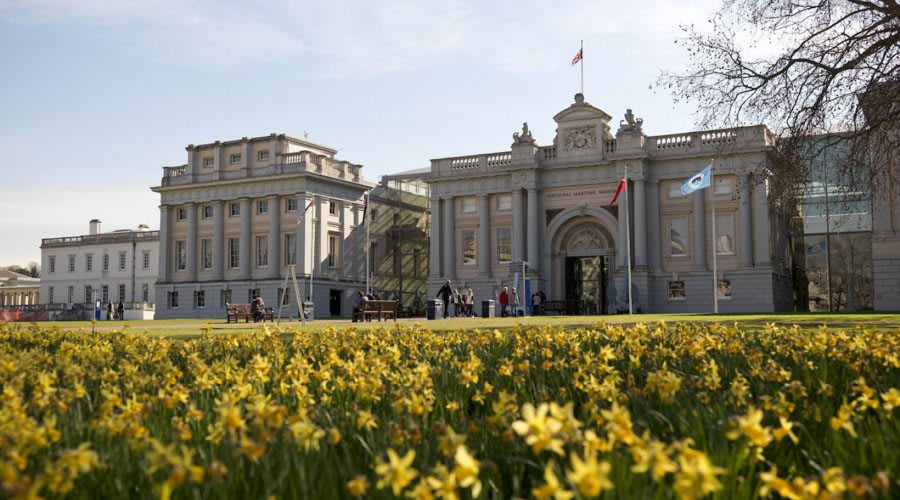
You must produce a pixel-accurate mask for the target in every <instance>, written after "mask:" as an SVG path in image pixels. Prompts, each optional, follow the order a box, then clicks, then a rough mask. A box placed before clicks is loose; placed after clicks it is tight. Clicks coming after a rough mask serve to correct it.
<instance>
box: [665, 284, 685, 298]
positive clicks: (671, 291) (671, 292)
mask: <svg viewBox="0 0 900 500" xmlns="http://www.w3.org/2000/svg"><path fill="white" fill-rule="evenodd" d="M672 285H676V286H675V287H674V288H673V286H672ZM677 285H680V286H677ZM679 290H680V295H679V294H678V292H679ZM666 300H673V301H684V300H687V288H686V287H685V284H684V281H683V280H671V281H667V282H666Z"/></svg>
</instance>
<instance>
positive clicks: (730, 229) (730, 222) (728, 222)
mask: <svg viewBox="0 0 900 500" xmlns="http://www.w3.org/2000/svg"><path fill="white" fill-rule="evenodd" d="M716 255H734V217H733V216H732V215H731V214H722V215H718V214H717V215H716Z"/></svg>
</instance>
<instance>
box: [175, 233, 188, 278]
mask: <svg viewBox="0 0 900 500" xmlns="http://www.w3.org/2000/svg"><path fill="white" fill-rule="evenodd" d="M186 268H187V250H186V248H185V244H184V241H183V240H176V241H175V270H176V271H184V270H185V269H186Z"/></svg>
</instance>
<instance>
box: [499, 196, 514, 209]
mask: <svg viewBox="0 0 900 500" xmlns="http://www.w3.org/2000/svg"><path fill="white" fill-rule="evenodd" d="M497 210H512V195H508V194H504V195H500V196H498V197H497Z"/></svg>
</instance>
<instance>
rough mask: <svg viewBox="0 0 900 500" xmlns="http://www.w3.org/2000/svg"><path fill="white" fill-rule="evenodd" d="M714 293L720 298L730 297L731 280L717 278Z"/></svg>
mask: <svg viewBox="0 0 900 500" xmlns="http://www.w3.org/2000/svg"><path fill="white" fill-rule="evenodd" d="M716 295H718V296H719V298H720V299H730V298H731V282H730V281H728V280H719V281H718V283H717V284H716Z"/></svg>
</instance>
